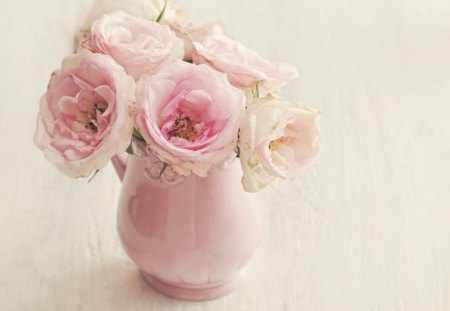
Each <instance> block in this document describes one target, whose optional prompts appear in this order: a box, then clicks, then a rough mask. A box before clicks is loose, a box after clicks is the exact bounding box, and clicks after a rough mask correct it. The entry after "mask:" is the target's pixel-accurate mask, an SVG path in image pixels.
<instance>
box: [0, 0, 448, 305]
mask: <svg viewBox="0 0 450 311" xmlns="http://www.w3.org/2000/svg"><path fill="white" fill-rule="evenodd" d="M179 2H180V4H181V5H182V6H184V7H185V8H186V9H187V10H188V12H189V13H190V15H191V16H192V18H193V19H194V20H195V21H197V22H198V23H201V22H206V21H208V20H212V19H222V20H223V21H224V22H225V23H226V24H227V25H228V27H229V29H230V32H231V33H232V34H234V36H235V37H237V38H238V39H240V40H241V41H242V42H244V43H245V44H246V45H247V46H249V47H252V48H254V49H255V50H257V51H258V52H259V53H260V54H262V55H264V56H265V57H267V58H269V59H273V60H283V61H287V62H290V63H292V64H294V65H295V66H296V67H297V68H298V69H299V71H300V78H299V79H298V80H297V81H296V82H294V83H292V85H291V86H290V87H289V88H288V89H287V90H286V92H285V94H287V95H290V96H295V97H297V98H299V99H302V100H303V101H304V102H306V103H309V104H310V105H312V106H313V107H316V108H318V109H320V110H321V111H322V113H323V118H322V129H323V140H324V148H323V151H322V154H321V156H320V159H319V160H318V162H317V164H316V166H314V167H313V168H312V169H311V170H309V171H308V172H307V173H305V174H304V175H302V176H301V177H299V178H298V179H296V180H293V181H289V182H285V183H283V184H281V185H279V186H278V187H277V188H274V189H269V190H267V191H264V192H263V193H261V198H263V199H265V200H266V201H268V202H269V203H270V204H269V206H268V207H261V213H263V214H264V215H265V218H266V221H267V229H266V234H265V237H264V242H263V243H262V245H261V247H260V249H259V251H258V252H257V253H256V255H255V256H254V258H253V259H252V261H251V262H250V264H249V266H248V269H247V270H246V278H245V280H244V282H243V284H242V286H241V287H240V288H239V290H237V291H236V292H234V293H233V294H231V295H229V296H226V297H224V298H222V299H218V300H215V301H209V302H203V303H192V302H183V301H177V300H172V299H169V298H166V297H165V296H163V295H161V294H159V293H157V292H155V291H154V290H153V289H152V288H150V287H149V286H147V285H146V283H145V282H144V281H143V280H142V279H141V277H140V276H139V275H138V273H137V269H136V267H135V266H134V264H133V263H132V262H131V261H130V260H129V259H128V258H127V256H126V255H125V254H124V252H123V250H122V248H121V246H120V244H119V242H118V238H117V234H116V227H115V217H116V203H117V199H118V196H119V192H120V182H119V180H118V179H117V178H116V176H115V173H114V171H113V169H112V167H111V166H110V167H108V168H107V169H105V170H104V171H102V172H101V173H100V174H98V175H97V177H96V178H95V179H94V180H93V182H92V183H90V184H87V183H86V181H85V180H71V179H68V178H66V177H65V176H63V175H62V174H60V173H59V172H58V171H57V170H56V169H55V168H54V167H53V166H51V165H50V164H49V163H47V162H46V161H45V160H44V157H43V155H42V154H41V153H40V152H39V151H38V150H37V148H36V147H35V146H34V145H33V143H32V136H33V133H34V129H35V116H36V112H37V110H38V101H39V97H40V95H41V94H42V93H43V92H44V90H45V87H46V84H47V81H48V77H49V74H50V73H51V71H52V70H54V69H56V68H58V67H59V64H60V61H61V59H62V58H63V57H64V56H65V55H67V54H69V53H70V51H71V49H72V39H73V34H74V33H75V31H76V29H77V27H79V25H80V24H81V22H82V21H83V16H84V14H85V13H86V12H87V10H88V9H89V7H90V5H91V3H92V1H91V0H65V1H61V0H15V1H8V0H2V1H1V3H0V26H1V27H0V33H1V36H0V38H1V45H0V56H1V57H0V100H1V102H0V142H1V147H0V148H1V149H0V150H1V155H0V157H1V158H0V160H1V161H0V232H1V233H0V310H2V311H3V310H5V311H10V310H12V311H14V310H50V311H52V310H58V311H59V310H63V311H65V310H95V311H97V310H208V311H209V310H211V311H213V310H233V311H234V310H236V311H239V310H262V311H265V310H270V311H272V310H275V311H276V310H305V311H313V310H332V311H340V310H343V311H349V310H355V311H362V310H373V311H378V310H383V311H384V310H386V311H387V310H392V311H394V310H395V311H401V310H405V311H406V310H407V311H410V310H421V311H429V310H442V311H444V310H445V311H448V310H450V1H448V0H365V1H360V0H298V1H297V0H296V1H294V0H290V1H287V0H284V1H281V0H258V1H256V0H255V1H250V0H227V1H223V0H208V1H201V0H191V1H188V0H180V1H179Z"/></svg>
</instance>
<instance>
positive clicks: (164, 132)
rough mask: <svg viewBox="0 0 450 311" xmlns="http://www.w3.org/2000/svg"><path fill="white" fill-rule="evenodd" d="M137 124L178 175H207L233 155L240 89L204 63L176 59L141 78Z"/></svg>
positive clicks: (241, 104)
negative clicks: (212, 166) (213, 167)
mask: <svg viewBox="0 0 450 311" xmlns="http://www.w3.org/2000/svg"><path fill="white" fill-rule="evenodd" d="M136 97H137V98H136V99H137V116H136V126H137V128H138V130H139V131H140V133H141V134H142V136H143V137H144V139H145V141H146V142H147V143H148V147H149V148H151V149H152V150H153V151H154V152H155V153H156V154H157V155H158V157H159V158H160V159H161V160H162V161H164V162H166V163H168V164H169V165H170V167H171V168H172V169H173V170H174V171H176V172H177V173H178V174H180V175H185V176H186V175H189V174H190V173H191V172H193V173H195V174H196V175H199V176H206V174H207V172H208V170H209V168H210V167H211V165H213V164H220V163H222V162H224V161H225V160H227V159H228V158H229V157H230V156H232V155H233V154H234V149H235V148H236V144H237V136H238V130H239V126H240V125H241V121H242V118H243V116H244V110H245V108H244V106H245V96H244V93H243V92H242V91H241V90H239V89H237V88H235V87H233V86H231V85H230V83H229V82H228V81H227V79H226V77H225V75H223V74H221V73H219V72H216V71H214V70H212V69H211V68H209V67H208V66H205V65H200V66H196V65H193V64H189V63H186V62H181V61H178V62H175V63H173V64H171V65H169V66H167V67H166V68H164V69H163V70H162V71H160V72H159V73H157V74H156V75H154V76H146V77H145V78H143V79H142V80H141V81H139V83H138V86H137V91H136Z"/></svg>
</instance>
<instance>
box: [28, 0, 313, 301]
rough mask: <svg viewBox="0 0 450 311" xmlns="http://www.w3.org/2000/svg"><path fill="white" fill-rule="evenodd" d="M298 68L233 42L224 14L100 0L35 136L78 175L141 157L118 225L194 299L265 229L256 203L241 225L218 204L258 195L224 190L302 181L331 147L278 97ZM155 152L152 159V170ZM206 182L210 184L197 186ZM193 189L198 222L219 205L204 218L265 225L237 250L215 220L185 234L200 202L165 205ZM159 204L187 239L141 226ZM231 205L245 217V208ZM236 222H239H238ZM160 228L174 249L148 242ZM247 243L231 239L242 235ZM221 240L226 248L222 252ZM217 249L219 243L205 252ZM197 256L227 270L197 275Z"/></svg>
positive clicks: (132, 248) (241, 258)
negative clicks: (322, 145)
mask: <svg viewBox="0 0 450 311" xmlns="http://www.w3.org/2000/svg"><path fill="white" fill-rule="evenodd" d="M296 76H297V73H296V70H295V69H294V68H292V67H291V66H289V65H287V64H283V63H271V62H269V61H267V60H266V59H264V58H262V57H261V56H259V55H258V54H257V53H255V52H253V51H252V50H250V49H248V48H246V47H245V46H244V45H242V44H241V43H240V42H238V41H236V40H235V39H233V38H232V37H231V36H230V35H229V34H228V33H227V31H226V29H225V27H224V25H223V24H221V23H219V22H213V23H209V24H206V25H202V26H197V25H194V24H193V23H192V22H191V21H190V20H189V19H188V17H187V15H186V13H185V12H184V11H183V10H181V9H180V8H178V7H177V6H176V5H175V4H173V3H171V2H170V3H169V2H168V1H163V0H127V1H120V0H101V1H99V2H98V3H97V5H96V6H95V7H94V9H93V11H92V13H91V14H90V16H89V17H88V19H87V20H86V23H85V24H84V25H83V27H82V29H80V31H79V32H78V33H77V35H76V53H75V54H73V55H70V56H68V57H66V58H65V59H64V60H63V62H62V67H61V69H60V70H59V71H56V72H54V73H53V74H52V76H51V79H50V82H49V85H48V89H47V91H46V93H45V94H44V95H43V96H42V98H41V102H40V111H39V115H38V118H37V129H36V134H35V138H34V141H35V143H36V145H37V146H38V147H39V148H40V149H41V150H42V151H43V152H44V154H45V157H46V158H47V160H49V161H50V162H52V163H53V164H54V165H56V167H57V168H58V169H59V170H61V171H62V172H63V173H65V174H66V175H68V176H70V177H88V176H92V175H93V174H95V173H96V172H98V170H100V169H102V168H104V167H105V166H106V165H107V164H108V162H109V161H110V160H111V159H113V160H114V159H115V160H116V163H122V165H123V166H125V162H124V160H123V161H117V158H120V157H122V155H123V154H124V153H128V154H130V155H131V156H129V159H128V166H132V168H130V167H128V168H127V173H126V176H125V181H124V187H125V183H126V179H127V175H130V176H129V177H128V180H129V181H128V184H131V185H130V186H127V189H126V190H125V189H124V190H123V192H125V194H124V193H122V197H121V202H120V205H123V206H124V208H123V212H120V211H119V231H120V233H121V239H122V242H123V243H124V244H125V248H126V250H127V252H128V253H129V254H130V256H131V257H132V258H133V259H134V260H135V261H136V262H137V263H138V265H139V267H140V268H141V270H142V271H143V272H144V273H145V275H146V278H147V280H149V282H151V283H152V284H153V285H154V286H155V287H157V288H158V289H160V290H161V291H163V292H165V293H168V294H169V295H172V296H175V297H181V298H187V299H205V298H211V297H214V296H219V295H221V294H224V293H225V292H228V291H229V290H230V289H231V288H232V286H231V285H230V284H234V283H233V282H234V281H232V280H234V279H233V278H232V277H231V276H230V274H235V272H236V270H239V269H238V268H240V267H241V266H242V265H243V264H244V263H245V262H246V261H247V260H248V258H249V257H250V254H251V253H252V251H253V249H254V248H255V245H256V244H257V243H256V241H257V240H258V239H259V233H258V230H259V227H258V225H256V224H255V225H252V224H249V223H248V221H249V220H246V222H247V223H245V221H237V220H236V219H238V220H239V219H241V220H242V219H243V218H254V213H253V212H252V213H253V214H252V213H250V214H246V215H245V217H244V216H239V217H238V218H236V219H234V220H231V219H230V220H227V219H228V216H224V215H225V214H223V213H222V212H212V211H215V208H216V207H217V206H221V205H226V204H228V206H234V205H238V204H239V203H243V202H246V201H245V200H246V199H245V198H244V196H242V199H239V200H238V201H239V202H238V201H229V200H231V199H232V198H230V196H229V195H228V196H225V195H221V194H220V193H219V192H218V190H217V189H219V188H227V189H228V190H229V191H231V189H233V190H232V191H233V193H234V194H236V198H241V197H240V194H237V193H238V192H239V191H240V190H239V189H238V188H236V186H235V183H236V182H237V183H239V179H241V182H242V186H243V189H244V190H245V191H247V192H256V191H259V190H261V189H263V188H265V187H266V186H267V185H269V184H272V183H274V182H276V181H277V180H279V179H285V178H288V177H291V176H295V175H296V174H298V173H299V172H300V171H301V170H302V169H303V168H304V167H306V166H307V165H308V164H309V163H310V162H311V160H313V159H314V158H315V156H316V155H317V153H318V151H319V128H318V113H317V112H316V111H314V110H312V109H310V108H308V107H306V106H305V105H303V104H300V103H298V102H295V101H291V100H288V99H286V98H283V97H282V96H281V95H280V94H279V92H280V89H281V88H282V87H283V86H284V85H285V84H286V83H287V82H289V81H290V80H292V79H294V78H296ZM237 158H238V159H239V161H238V160H236V159H237ZM121 159H123V157H122V158H121ZM148 159H151V160H148ZM130 161H132V163H130ZM139 161H141V162H139ZM142 161H144V162H142ZM145 161H147V162H148V161H150V162H151V163H152V164H151V165H150V167H148V165H147V164H148V163H147V162H145ZM146 163H147V164H146ZM155 163H156V166H155ZM235 163H240V165H238V166H240V168H239V167H238V168H239V169H238V170H237V171H236V170H235V171H236V172H238V173H237V174H238V175H236V174H235V173H233V177H234V176H238V179H237V180H235V179H232V178H231V177H229V176H228V175H226V174H227V173H226V167H229V166H230V165H234V166H236V164H235ZM119 166H120V165H119ZM117 167H118V166H117V165H116V168H117ZM155 167H156V171H155ZM129 170H130V171H132V172H130V173H128V171H129ZM221 170H222V171H224V172H225V173H221ZM141 172H143V173H142V174H143V175H142V176H141V175H140V174H141ZM221 174H222V175H223V176H225V175H226V176H227V177H226V182H223V183H222V184H221V186H220V187H213V186H211V184H212V183H216V184H217V183H218V181H217V180H218V179H217V178H218V177H217V176H221ZM143 176H144V177H143ZM145 176H147V177H149V176H150V177H152V178H150V179H152V180H153V182H156V183H158V182H160V183H162V182H163V181H165V182H166V183H170V181H172V184H178V188H176V187H175V188H170V189H166V188H164V190H162V189H163V188H161V186H160V185H156V186H155V185H153V186H155V187H157V189H158V190H157V191H153V190H149V189H150V188H149V187H151V185H149V184H145V183H146V182H147V183H148V180H147V181H144V179H145V178H146V177H145ZM230 176H231V175H230ZM145 180H146V179H145ZM183 180H184V182H185V183H187V185H189V186H188V190H186V191H184V190H182V189H181V188H180V187H181V186H180V183H183ZM144 185H145V187H144ZM158 187H159V188H158ZM239 187H241V186H240V185H239ZM198 188H201V189H202V191H201V192H200V191H198V190H195V191H194V190H193V189H198ZM174 189H175V190H174ZM176 189H178V190H176ZM241 189H242V187H241ZM164 191H166V192H164ZM176 191H178V192H176ZM183 191H184V192H183ZM205 191H206V192H208V191H209V193H210V194H209V195H207V194H205ZM194 192H195V193H197V195H196V197H195V198H194V197H193V198H192V204H191V205H193V207H192V213H191V214H195V215H196V216H195V217H194V216H192V217H194V218H195V219H196V220H195V222H196V223H197V225H198V223H199V222H201V221H200V220H199V218H198V217H200V216H199V215H200V212H199V210H198V209H199V208H203V207H202V206H208V208H204V209H203V210H202V212H201V213H203V214H202V215H203V216H202V217H203V218H205V217H206V216H204V215H209V216H208V217H209V218H208V220H207V221H206V222H205V223H206V224H209V223H210V222H211V219H212V218H214V217H216V218H217V216H220V217H221V218H220V219H221V220H220V222H222V224H223V225H224V227H226V226H228V229H229V230H235V232H236V233H243V232H244V231H245V230H248V229H251V227H254V228H256V229H255V230H256V231H257V232H256V233H255V234H254V235H252V234H249V233H248V231H247V233H246V234H247V236H249V239H250V240H249V242H248V243H246V242H245V241H243V242H241V244H242V243H243V244H245V243H246V244H245V245H246V246H245V247H237V248H231V247H230V246H229V245H230V236H229V233H228V235H227V236H226V237H225V235H224V234H222V233H223V232H222V231H225V230H222V231H220V230H221V229H220V225H218V226H217V227H219V229H216V231H217V230H219V231H220V234H219V233H218V234H217V235H216V233H214V232H213V231H212V229H211V228H210V227H208V226H207V225H205V223H203V225H200V226H199V227H200V228H201V229H198V230H200V231H201V232H199V231H196V233H195V234H194V235H195V236H196V237H197V238H195V239H191V240H189V241H186V239H188V238H187V237H189V236H190V231H189V230H191V229H189V228H191V227H189V228H188V229H186V230H187V231H182V230H183V224H184V223H185V222H186V219H190V217H191V216H189V215H191V214H190V212H186V210H187V209H188V208H186V209H185V210H183V211H182V212H180V211H179V210H178V211H174V212H173V215H177V216H173V215H172V214H170V215H168V214H169V212H168V210H170V208H168V207H167V204H169V205H170V204H171V203H170V202H173V201H174V200H177V199H178V197H182V200H181V201H179V202H178V201H177V202H176V204H173V205H177V206H178V205H189V204H190V203H188V202H186V200H188V199H187V198H189V197H190V196H191V194H192V193H194ZM162 193H163V194H162ZM180 193H182V194H181V195H180ZM149 194H151V196H150V197H147V196H148V195H149ZM161 200H166V203H164V204H163V205H164V206H165V207H164V212H161V211H159V212H157V213H156V214H157V215H158V216H160V217H162V218H155V215H154V214H153V216H152V217H153V218H152V219H165V222H166V223H171V224H172V223H177V225H176V226H175V227H176V229H173V230H177V231H176V232H178V233H177V234H173V236H176V237H172V238H168V237H167V235H168V234H166V235H164V238H162V237H161V235H158V234H157V233H155V232H153V231H152V230H154V231H157V229H155V228H159V226H160V223H161V221H156V222H155V221H153V223H152V224H151V225H149V224H148V223H146V224H145V223H143V222H142V221H143V220H142V219H144V218H145V217H144V216H147V213H149V212H148V211H149V209H150V207H149V206H150V205H151V206H154V205H155V204H159V203H158V202H161ZM183 200H184V201H183ZM214 200H215V201H214ZM218 200H220V202H219V201H218ZM168 201H170V202H169V203H168ZM136 202H138V203H136ZM202 202H203V203H202ZM213 202H216V203H213ZM136 204H137V205H136ZM249 204H250V203H249ZM136 206H139V208H137V209H136ZM214 206H216V207H214ZM133 208H134V209H133ZM152 208H153V207H152ZM178 208H179V207H178ZM241 209H242V208H241ZM194 210H195V212H194ZM249 210H250V209H248V211H249ZM248 211H246V213H247V212H248ZM121 213H122V214H123V216H120V214H121ZM208 213H213V214H211V215H210V214H208ZM227 213H230V214H232V213H234V212H233V209H232V208H228V210H227ZM248 213H249V212H248ZM137 214H139V215H137ZM136 215H137V216H136ZM171 215H172V216H171ZM141 216H142V217H141ZM121 217H122V218H121ZM170 217H175V218H170ZM121 219H124V220H121ZM168 219H170V221H168ZM236 224H240V227H239V228H237V227H236V228H234V226H236ZM206 227H207V228H208V229H205V228H206ZM149 228H152V229H149ZM233 228H234V229H233ZM161 230H162V231H164V232H166V233H167V229H164V230H163V229H161ZM205 230H206V231H207V232H206V233H205ZM229 230H227V231H229ZM150 231H151V232H150ZM131 232H133V234H134V236H133V237H132V236H131V235H132V233H131ZM136 232H138V233H139V235H136V234H137V233H136ZM181 232H182V233H181ZM155 235H156V236H158V239H159V241H160V242H161V241H162V240H164V242H167V241H168V240H170V242H171V243H172V244H171V246H170V247H169V248H165V246H161V244H158V247H159V248H157V247H156V246H155V247H153V246H152V247H150V246H149V243H150V242H149V240H148V238H149V237H150V236H152V237H155ZM200 235H201V236H202V237H204V239H206V236H208V237H211V239H212V240H211V241H214V243H215V244H214V243H212V242H211V241H209V242H208V241H206V240H205V241H203V243H201V242H199V238H198V237H199V236H200ZM244 235H245V234H244ZM143 237H146V238H147V240H145V239H143ZM236 239H239V237H236V238H235V241H234V244H233V245H236V244H239V243H237V242H236ZM144 240H145V241H144ZM193 240H195V242H193ZM243 240H245V239H243ZM181 241H182V242H181ZM221 241H223V243H222V244H223V245H224V246H223V247H222V248H220V249H219V246H217V245H222V244H220V243H221ZM182 243H183V244H182ZM150 244H151V243H150ZM174 244H177V245H178V244H180V245H181V244H182V247H181V248H182V249H183V251H185V250H186V249H188V251H186V252H185V253H183V254H184V255H185V257H184V258H183V263H182V264H180V265H184V266H183V267H182V268H179V267H178V266H177V265H176V264H174V263H173V262H176V261H177V258H178V257H180V256H181V255H180V253H179V252H178V253H177V254H176V255H174V254H173V251H172V250H173V245H174ZM212 244H214V245H216V246H215V247H216V248H215V249H214V252H213V251H211V249H208V252H209V253H208V254H206V253H204V251H205V248H208V247H209V246H210V245H212ZM127 245H128V246H127ZM205 245H207V246H208V247H207V246H205ZM140 247H141V248H142V249H146V251H147V253H153V254H154V253H155V252H159V254H163V255H161V256H162V257H164V260H162V261H161V265H164V264H167V262H171V266H170V267H165V268H167V269H168V270H169V271H175V270H176V271H178V272H176V274H177V275H176V276H174V275H171V274H170V273H166V274H164V273H163V272H160V270H161V269H162V268H161V267H159V268H155V265H150V264H148V262H149V261H151V262H153V263H155V262H158V260H161V258H159V259H158V258H156V259H155V257H152V258H149V257H148V256H147V257H145V256H144V257H145V258H141V257H142V256H143V255H142V254H143V253H144V252H143V251H142V249H140ZM137 250H138V251H137ZM227 252H228V253H227ZM164 254H165V255H164ZM193 254H194V255H193ZM211 254H214V255H211ZM230 254H237V255H236V256H235V259H236V260H234V261H233V260H231V263H230V264H227V263H224V261H223V258H224V257H227V258H231V257H233V256H230ZM139 256H141V257H139ZM176 256H178V257H176ZM208 256H210V257H208ZM168 258H171V259H170V260H168ZM189 258H190V259H189ZM199 262H200V263H202V265H203V266H204V265H209V266H214V267H219V269H218V270H217V269H216V270H217V271H219V272H220V273H219V272H217V271H216V270H214V271H213V270H212V268H208V269H207V271H206V272H205V271H203V272H202V270H201V269H200V272H199V270H198V269H197V270H195V267H198V266H199ZM236 262H239V264H236ZM161 265H160V266H161ZM186 265H188V266H186ZM231 266H233V267H234V268H232V269H231V268H229V267H231ZM236 267H237V268H236ZM158 269H159V270H158ZM167 269H166V270H167ZM186 271H187V272H186ZM205 284H206V285H205ZM199 288H200V289H201V290H202V291H203V292H202V294H200V295H199V294H198V290H199Z"/></svg>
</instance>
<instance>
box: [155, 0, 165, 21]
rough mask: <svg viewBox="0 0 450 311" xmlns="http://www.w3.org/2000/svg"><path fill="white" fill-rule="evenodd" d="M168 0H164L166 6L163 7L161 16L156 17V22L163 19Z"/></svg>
mask: <svg viewBox="0 0 450 311" xmlns="http://www.w3.org/2000/svg"><path fill="white" fill-rule="evenodd" d="M167 1H168V0H166V1H164V7H163V9H162V11H161V13H160V14H159V16H158V17H157V18H156V22H157V23H159V22H160V21H161V20H162V19H163V17H164V13H166V8H167Z"/></svg>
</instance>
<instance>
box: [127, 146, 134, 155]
mask: <svg viewBox="0 0 450 311" xmlns="http://www.w3.org/2000/svg"><path fill="white" fill-rule="evenodd" d="M127 153H128V154H133V147H132V146H131V144H130V145H129V146H128V148H127Z"/></svg>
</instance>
